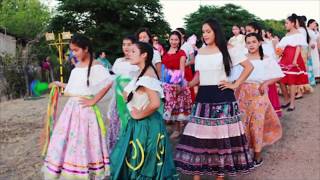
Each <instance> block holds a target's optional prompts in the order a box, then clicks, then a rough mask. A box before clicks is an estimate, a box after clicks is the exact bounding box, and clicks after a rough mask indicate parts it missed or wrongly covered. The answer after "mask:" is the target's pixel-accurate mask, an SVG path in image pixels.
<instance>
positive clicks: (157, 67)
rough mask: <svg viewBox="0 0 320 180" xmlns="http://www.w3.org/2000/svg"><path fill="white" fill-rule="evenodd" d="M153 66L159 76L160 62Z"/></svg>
mask: <svg viewBox="0 0 320 180" xmlns="http://www.w3.org/2000/svg"><path fill="white" fill-rule="evenodd" d="M155 68H156V70H157V74H158V76H159V77H161V62H158V63H157V64H156V67H155Z"/></svg>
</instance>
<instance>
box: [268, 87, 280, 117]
mask: <svg viewBox="0 0 320 180" xmlns="http://www.w3.org/2000/svg"><path fill="white" fill-rule="evenodd" d="M268 96H269V99H270V102H271V104H272V107H273V109H274V111H275V112H276V113H277V115H278V117H281V115H282V110H281V105H280V99H279V95H278V92H277V86H276V84H275V83H274V84H270V85H269V90H268Z"/></svg>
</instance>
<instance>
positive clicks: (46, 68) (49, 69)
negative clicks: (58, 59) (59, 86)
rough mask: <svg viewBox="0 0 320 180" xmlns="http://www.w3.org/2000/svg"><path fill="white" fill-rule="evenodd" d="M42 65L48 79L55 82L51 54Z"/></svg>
mask: <svg viewBox="0 0 320 180" xmlns="http://www.w3.org/2000/svg"><path fill="white" fill-rule="evenodd" d="M41 67H42V70H43V71H44V73H45V76H46V81H48V82H53V81H54V77H53V67H52V65H51V59H50V57H49V56H47V57H46V59H45V60H43V61H42V64H41Z"/></svg>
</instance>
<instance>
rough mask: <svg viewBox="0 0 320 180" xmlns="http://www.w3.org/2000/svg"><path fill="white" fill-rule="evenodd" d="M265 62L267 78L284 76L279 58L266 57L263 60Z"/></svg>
mask: <svg viewBox="0 0 320 180" xmlns="http://www.w3.org/2000/svg"><path fill="white" fill-rule="evenodd" d="M263 61H264V62H265V64H266V65H265V67H266V68H265V72H266V79H265V80H269V79H274V78H282V77H284V74H283V72H282V70H281V67H280V65H279V64H278V63H277V60H276V59H274V58H271V57H269V58H266V59H264V60H263Z"/></svg>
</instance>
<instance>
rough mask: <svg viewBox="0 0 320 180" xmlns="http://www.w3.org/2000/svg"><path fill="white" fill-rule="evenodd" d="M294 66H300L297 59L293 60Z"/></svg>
mask: <svg viewBox="0 0 320 180" xmlns="http://www.w3.org/2000/svg"><path fill="white" fill-rule="evenodd" d="M292 65H294V66H297V67H298V66H299V65H298V64H297V59H295V60H293V62H292Z"/></svg>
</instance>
